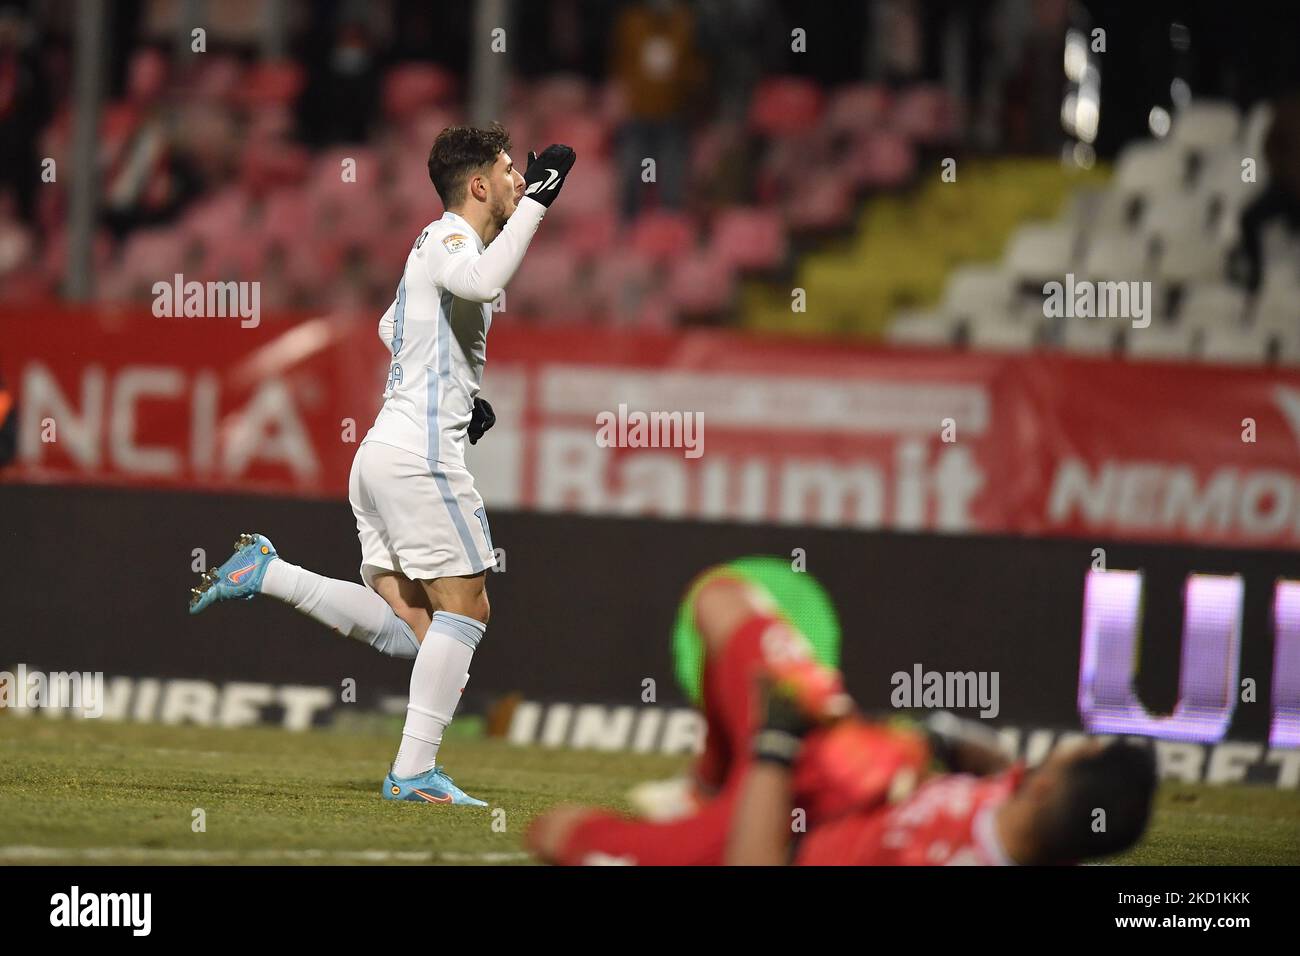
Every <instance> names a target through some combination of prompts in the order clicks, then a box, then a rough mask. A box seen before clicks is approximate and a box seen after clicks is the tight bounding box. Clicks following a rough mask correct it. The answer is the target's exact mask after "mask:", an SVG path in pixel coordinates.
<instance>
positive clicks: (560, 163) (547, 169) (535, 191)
mask: <svg viewBox="0 0 1300 956" xmlns="http://www.w3.org/2000/svg"><path fill="white" fill-rule="evenodd" d="M577 158H578V156H577V154H576V153H575V152H574V151H573V150H571V149H569V147H567V146H562V145H560V144H558V143H555V144H552V145H550V146H547V147H546V148H545V149H544V150H542V155H540V156H538V155H536V154H534V153H531V152H530V153H529V154H528V167H527V168H526V169H525V170H524V195H525V196H527V197H528V198H529V199H535V200H537V201H538V202H539V203H541V204H542V205H543V206H547V207H549V206H550V205H551V203H552V202H554V201H555V197H556V196H558V195H559V194H560V187H561V186H563V185H564V177H565V176H567V175H569V170H570V169H572V168H573V161H574V160H575V159H577Z"/></svg>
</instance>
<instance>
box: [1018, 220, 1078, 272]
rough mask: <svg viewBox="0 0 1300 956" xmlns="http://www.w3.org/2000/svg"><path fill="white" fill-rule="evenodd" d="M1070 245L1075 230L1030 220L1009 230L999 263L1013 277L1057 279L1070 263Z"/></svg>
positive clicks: (1073, 238)
mask: <svg viewBox="0 0 1300 956" xmlns="http://www.w3.org/2000/svg"><path fill="white" fill-rule="evenodd" d="M1074 246H1075V234H1074V231H1073V230H1072V229H1070V228H1069V227H1067V226H1059V225H1056V224H1054V223H1030V224H1028V225H1024V226H1021V227H1020V228H1019V229H1017V230H1016V231H1015V232H1014V233H1012V235H1011V241H1010V242H1009V243H1008V244H1007V251H1006V255H1005V257H1004V258H1003V263H1004V265H1005V268H1006V271H1007V272H1008V273H1009V274H1010V275H1011V276H1012V277H1013V278H1015V279H1017V280H1027V281H1048V280H1053V279H1055V280H1057V281H1060V279H1061V278H1062V277H1063V276H1064V275H1065V274H1066V273H1067V272H1069V271H1071V269H1072V267H1073V264H1074Z"/></svg>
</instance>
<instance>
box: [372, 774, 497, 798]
mask: <svg viewBox="0 0 1300 956" xmlns="http://www.w3.org/2000/svg"><path fill="white" fill-rule="evenodd" d="M384 799H385V800H412V801H415V802H416V803H449V804H453V805H455V804H459V805H460V806H466V807H486V806H487V803H486V802H484V801H482V800H476V799H475V798H474V797H471V796H470V795H469V794H467V793H466V792H465V791H464V790H462V789H461V788H460V787H458V786H456V785H455V784H454V783H452V782H451V777H449V776H447V775H446V774H445V773H443V770H442V767H434V768H433V769H432V770H430V771H429V772H428V773H426V774H421V775H420V776H418V777H405V778H399V777H394V776H393V771H392V770H389V771H388V776H386V777H385V778H384Z"/></svg>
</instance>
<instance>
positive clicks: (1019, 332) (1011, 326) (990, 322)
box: [967, 315, 1041, 352]
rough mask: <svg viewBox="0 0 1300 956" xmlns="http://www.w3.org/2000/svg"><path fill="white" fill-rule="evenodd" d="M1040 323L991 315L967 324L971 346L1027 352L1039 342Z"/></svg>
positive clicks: (974, 347)
mask: <svg viewBox="0 0 1300 956" xmlns="http://www.w3.org/2000/svg"><path fill="white" fill-rule="evenodd" d="M1040 328H1041V326H1040V323H1037V322H1027V321H1016V320H1013V319H1007V318H998V317H997V316H993V315H989V316H984V317H982V318H978V319H975V320H973V321H972V322H970V323H969V325H968V326H967V329H968V337H969V342H970V347H971V348H973V349H990V350H994V351H1004V352H1027V351H1029V350H1030V349H1032V348H1033V347H1034V346H1035V345H1037V344H1038V339H1039V332H1040Z"/></svg>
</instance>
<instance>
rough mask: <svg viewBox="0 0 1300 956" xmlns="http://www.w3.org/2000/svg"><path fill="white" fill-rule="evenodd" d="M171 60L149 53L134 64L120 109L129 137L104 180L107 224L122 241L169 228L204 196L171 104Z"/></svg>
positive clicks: (111, 158) (115, 154)
mask: <svg viewBox="0 0 1300 956" xmlns="http://www.w3.org/2000/svg"><path fill="white" fill-rule="evenodd" d="M167 72H168V67H167V60H166V58H165V57H164V56H163V55H162V53H160V52H159V51H157V50H153V49H146V50H143V51H141V52H140V53H138V54H136V56H135V57H134V58H133V59H132V61H131V69H130V76H129V78H128V81H127V96H126V101H125V102H124V103H120V104H117V109H118V110H119V111H120V113H121V114H123V115H124V116H125V117H126V123H127V126H128V129H129V132H128V133H127V135H126V138H125V140H124V142H123V143H122V145H121V147H120V148H119V149H117V150H115V151H114V152H113V154H112V155H111V157H110V159H109V162H108V168H107V169H106V170H105V174H104V213H103V218H104V222H105V224H106V225H107V226H108V227H109V229H110V230H112V232H113V233H114V234H116V235H117V236H119V237H120V236H122V235H125V234H126V233H128V232H130V231H131V230H132V229H134V228H136V227H137V226H144V225H155V224H158V223H164V222H170V221H171V220H173V219H174V218H175V217H176V215H177V214H178V213H179V211H180V210H181V209H182V208H184V206H185V205H186V203H188V202H189V200H190V199H191V198H193V197H194V196H195V195H196V194H197V193H198V192H199V191H200V188H201V186H200V183H199V181H198V176H197V174H196V173H195V171H194V166H193V164H192V163H191V162H190V161H189V159H188V157H187V156H186V155H185V152H184V150H183V149H182V148H181V146H180V141H179V136H178V133H177V130H178V125H179V120H178V116H177V113H176V111H175V110H174V109H172V108H171V106H170V104H168V102H167V100H166V95H165V94H166V89H167Z"/></svg>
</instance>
